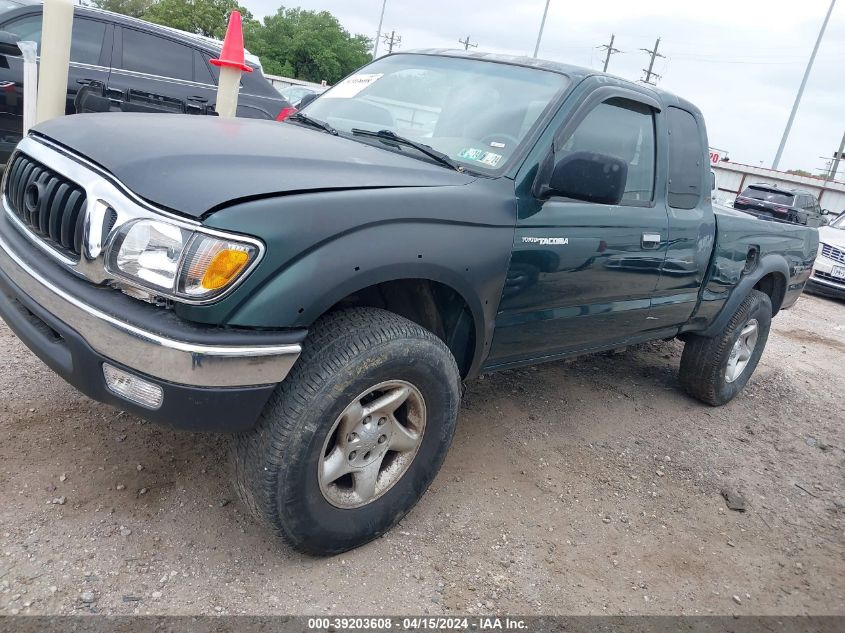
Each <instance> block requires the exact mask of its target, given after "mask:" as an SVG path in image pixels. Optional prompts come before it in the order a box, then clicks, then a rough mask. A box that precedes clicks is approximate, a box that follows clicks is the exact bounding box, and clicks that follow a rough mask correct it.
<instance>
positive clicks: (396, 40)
mask: <svg viewBox="0 0 845 633" xmlns="http://www.w3.org/2000/svg"><path fill="white" fill-rule="evenodd" d="M382 39H383V40H384V43H385V45H387V54H388V55H390V53H392V52H393V49H394V48H399V44H401V43H402V36H401V35H396V31H391V32H390V35H388V34H387V33H385V34H384V35H383V36H382Z"/></svg>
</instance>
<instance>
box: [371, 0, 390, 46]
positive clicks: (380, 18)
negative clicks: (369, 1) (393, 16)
mask: <svg viewBox="0 0 845 633" xmlns="http://www.w3.org/2000/svg"><path fill="white" fill-rule="evenodd" d="M386 6H387V0H383V1H382V3H381V17H379V19H378V32H377V33H376V43H375V45H374V46H373V59H375V58H377V57H378V43H379V40H380V39H381V25H382V23H383V22H384V8H385V7H386Z"/></svg>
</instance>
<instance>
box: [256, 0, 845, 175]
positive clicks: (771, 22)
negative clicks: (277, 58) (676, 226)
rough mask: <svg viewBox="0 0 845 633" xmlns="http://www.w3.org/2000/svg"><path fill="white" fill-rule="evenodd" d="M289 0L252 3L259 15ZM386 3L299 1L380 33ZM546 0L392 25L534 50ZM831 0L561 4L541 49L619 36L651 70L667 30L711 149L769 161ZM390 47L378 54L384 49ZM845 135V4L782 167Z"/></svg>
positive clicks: (813, 167)
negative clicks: (702, 117)
mask: <svg viewBox="0 0 845 633" xmlns="http://www.w3.org/2000/svg"><path fill="white" fill-rule="evenodd" d="M278 2H279V0H242V3H243V4H245V6H246V7H247V8H249V9H250V10H251V11H252V12H253V13H254V14H255V15H256V17H262V16H264V15H267V14H271V13H274V12H275V11H276V8H277V7H278ZM381 3H382V0H298V2H297V1H296V0H294V1H292V2H290V3H288V4H287V5H286V6H301V7H302V8H304V9H314V10H326V11H330V12H331V13H333V14H334V15H335V16H336V17H337V18H338V19H339V20H340V22H341V24H342V25H343V26H344V28H346V29H347V30H348V31H350V32H352V33H362V34H364V35H367V36H368V37H370V38H374V37H375V34H376V30H377V27H378V18H379V12H380V10H381ZM544 4H545V0H387V10H386V12H385V16H384V26H383V27H382V31H383V32H384V31H387V32H390V31H391V30H395V31H396V32H397V34H401V36H402V43H401V47H400V49H399V50H410V49H413V48H428V47H449V48H457V47H460V45H459V44H458V39H459V38H460V39H463V38H464V37H466V35H468V34H469V35H470V36H471V40H472V41H473V42H477V43H478V50H484V51H490V52H498V53H508V54H517V55H530V54H531V53H532V52H533V50H534V44H535V41H536V38H537V30H538V28H539V25H540V19H541V17H542V14H543V6H544ZM829 6H830V1H829V0H802V1H800V2H797V1H795V0H706V1H702V0H697V1H695V2H690V1H689V0H640V1H635V0H594V1H592V2H583V1H578V0H551V5H550V8H549V16H548V18H547V21H546V29H545V33H544V35H543V43H542V45H541V47H540V53H539V56H540V57H542V58H545V59H551V60H555V61H561V62H567V63H571V64H575V65H579V66H587V67H592V68H597V69H601V64H602V62H603V53H602V52H601V51H600V50H598V49H597V48H596V47H597V46H599V45H600V44H605V43H607V42H608V41H609V40H610V34H611V33H615V34H616V41H615V43H614V46H615V47H616V48H619V49H621V50H622V51H624V52H623V53H621V54H617V55H614V56H613V57H612V58H611V60H610V66H609V68H608V70H609V72H611V73H613V74H616V75H619V76H622V77H625V78H627V79H631V80H637V79H640V78H641V77H642V76H643V72H642V69H643V68H645V67H646V65H647V64H648V55H647V54H646V53H644V52H641V51H640V50H639V49H640V48H653V46H654V41H655V39H656V38H657V37H658V36H659V37H661V38H662V39H661V43H660V52H661V53H662V54H664V55H666V59H658V60H657V62H656V64H655V71H656V72H657V73H659V74H661V75H662V76H663V78H662V79H661V80H660V81H659V82H658V86H659V87H661V88H663V89H666V90H669V91H671V92H674V93H676V94H678V95H680V96H683V97H685V98H686V99H689V100H690V101H692V102H693V103H695V104H696V105H697V106H698V107H699V108H701V110H702V111H703V112H704V115H705V117H706V121H707V128H708V135H709V137H710V145H711V146H713V147H718V148H720V149H725V150H728V152H729V154H730V157H731V160H733V161H734V162H741V163H747V164H751V165H759V164H760V163H761V162H762V163H763V164H764V165H765V166H767V167H768V166H769V165H770V164H771V161H772V159H773V158H774V154H775V151H776V150H777V146H778V143H779V142H780V137H781V134H782V133H783V128H784V126H785V124H786V120H787V118H788V116H789V111H790V108H791V107H792V102H793V99H794V98H795V93H796V91H797V89H798V86H799V84H800V83H801V77H802V74H803V72H804V68H805V65H806V62H807V59H808V58H809V55H810V53H811V51H812V49H813V45H814V43H815V39H816V36H817V34H818V30H819V28H820V26H821V23H822V20H823V19H824V15H825V13H826V12H827V9H828V7H829ZM384 51H385V49H384V48H383V45H382V48H381V50H380V52H384ZM843 132H845V2H839V4H838V5H837V6H836V7H835V8H834V11H833V15H832V16H831V18H830V23H829V24H828V28H827V32H826V33H825V37H824V40H823V41H822V45H821V48H820V49H819V53H818V56H817V58H816V63H815V66H814V69H813V73H812V75H811V76H810V80H809V82H808V83H807V88H806V90H805V92H804V97H803V99H802V101H801V106H800V108H799V110H798V115H797V117H796V119H795V123H794V125H793V127H792V133H791V135H790V137H789V141H788V142H787V146H786V151H785V152H784V156H783V159H782V160H781V164H780V167H781V169H807V170H810V171H813V173H818V172H819V170H821V169H822V168H823V167H824V165H825V161H824V160H823V159H822V158H820V157H821V156H830V155H831V154H832V153H833V152H834V151H835V150H836V149H837V148H838V146H839V141H840V139H841V138H842V134H843Z"/></svg>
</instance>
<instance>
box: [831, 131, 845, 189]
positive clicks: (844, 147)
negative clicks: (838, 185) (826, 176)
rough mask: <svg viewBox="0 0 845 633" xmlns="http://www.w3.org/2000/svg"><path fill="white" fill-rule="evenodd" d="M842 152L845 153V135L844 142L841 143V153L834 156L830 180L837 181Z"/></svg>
mask: <svg viewBox="0 0 845 633" xmlns="http://www.w3.org/2000/svg"><path fill="white" fill-rule="evenodd" d="M842 152H845V134H843V135H842V142H841V143H839V151H838V152H836V153H835V154H834V155H833V167H831V168H830V180H836V172H838V171H839V161H840V160H842Z"/></svg>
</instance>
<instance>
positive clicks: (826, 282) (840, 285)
mask: <svg viewBox="0 0 845 633" xmlns="http://www.w3.org/2000/svg"><path fill="white" fill-rule="evenodd" d="M810 281H813V282H815V283H817V284H819V285H822V286H827V287H828V288H834V289H836V290H840V291H845V279H843V280H842V281H841V282H836V281H831V280H830V279H822V278H821V277H816V276H815V275H813V276H812V277H810Z"/></svg>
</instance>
